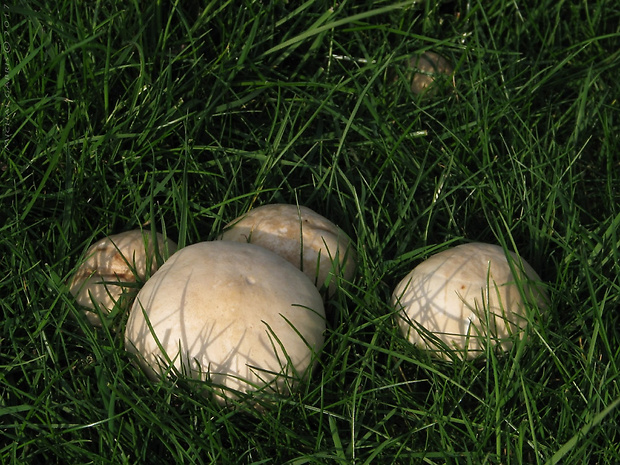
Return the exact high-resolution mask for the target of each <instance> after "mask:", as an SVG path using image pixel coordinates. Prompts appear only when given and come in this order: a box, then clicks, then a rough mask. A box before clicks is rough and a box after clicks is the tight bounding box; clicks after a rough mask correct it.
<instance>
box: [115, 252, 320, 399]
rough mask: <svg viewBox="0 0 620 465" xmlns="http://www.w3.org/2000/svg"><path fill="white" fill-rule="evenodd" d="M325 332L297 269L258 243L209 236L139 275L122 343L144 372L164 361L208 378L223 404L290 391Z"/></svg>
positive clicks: (160, 368)
mask: <svg viewBox="0 0 620 465" xmlns="http://www.w3.org/2000/svg"><path fill="white" fill-rule="evenodd" d="M145 315H146V317H148V321H149V322H150V324H151V325H152V332H151V330H150V329H149V326H148V323H147V318H145ZM324 331H325V311H324V308H323V301H322V299H321V296H320V294H319V292H318V290H317V289H316V287H315V286H314V285H313V284H312V283H311V282H310V280H309V279H308V278H307V276H305V275H304V274H303V273H302V272H301V271H299V270H298V269H296V268H295V267H294V266H293V265H291V264H290V263H289V262H287V261H286V260H284V259H283V258H282V257H279V256H278V255H276V254H274V253H273V252H270V251H269V250H267V249H264V248H262V247H258V246H255V245H252V244H245V243H236V242H224V241H212V242H201V243H197V244H194V245H190V246H188V247H186V248H184V249H181V250H180V251H178V252H177V253H176V254H174V255H173V256H172V257H171V258H170V259H169V260H168V261H167V262H166V263H165V264H164V265H163V266H162V267H161V268H160V269H159V270H158V271H157V272H156V273H155V274H154V275H153V276H152V277H151V279H149V280H148V281H147V283H146V284H145V285H144V287H143V288H142V290H141V291H140V293H139V294H138V297H137V298H136V300H135V302H134V304H133V306H132V309H131V313H130V316H129V320H128V322H127V328H126V332H125V346H126V348H127V350H128V351H130V352H133V353H137V354H139V360H140V363H141V365H142V367H143V368H144V370H145V371H146V373H147V374H148V375H149V376H150V377H151V378H152V379H156V378H157V377H158V376H160V375H161V373H164V372H165V370H166V368H167V367H168V366H169V365H170V363H169V362H168V361H167V360H170V361H172V365H173V366H174V367H175V368H176V369H177V370H178V371H179V372H181V373H183V374H185V375H187V376H189V377H192V378H195V379H200V380H206V379H209V380H210V381H211V382H212V383H213V385H214V387H216V393H217V400H218V401H219V402H220V403H222V402H225V400H226V398H234V397H236V396H235V393H234V391H239V392H254V391H256V390H260V389H263V388H264V389H266V390H268V391H270V392H272V393H273V392H278V393H280V394H288V393H289V391H290V388H291V387H292V386H293V385H294V384H295V383H296V382H298V381H299V380H301V379H303V378H304V377H305V376H306V375H307V374H308V372H309V371H310V369H311V364H312V362H313V361H314V360H315V357H314V356H315V354H316V353H317V352H318V351H319V350H320V348H321V347H322V345H323V340H324V339H323V338H324V336H323V332H324ZM153 333H154V334H155V336H156V338H157V340H158V341H159V343H158V342H157V341H156V340H155V338H154V337H153ZM159 344H160V345H161V348H162V349H163V350H164V352H165V354H166V355H164V353H163V352H162V350H160V345H159ZM166 357H168V358H166ZM218 386H221V389H220V388H219V387H218ZM231 390H233V391H231Z"/></svg>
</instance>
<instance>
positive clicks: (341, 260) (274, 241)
mask: <svg viewBox="0 0 620 465" xmlns="http://www.w3.org/2000/svg"><path fill="white" fill-rule="evenodd" d="M220 239H222V240H224V241H236V242H250V243H252V244H256V245H260V246H261V247H264V248H266V249H269V250H271V251H272V252H275V253H277V254H278V255H280V256H282V257H283V258H285V259H286V260H288V261H289V262H290V263H292V264H293V265H295V266H296V267H297V268H299V269H301V270H302V271H303V272H304V273H305V274H306V275H307V276H308V277H309V278H310V279H311V280H312V282H314V283H316V284H317V286H318V287H319V288H322V287H323V286H328V289H329V295H333V294H334V292H335V290H336V287H337V284H336V283H337V279H336V278H335V277H336V276H341V277H343V278H344V279H345V280H347V281H349V280H351V279H352V278H353V274H354V272H355V262H356V256H355V251H354V250H353V244H352V243H351V240H350V239H349V237H348V236H347V235H346V234H345V233H344V232H343V231H342V230H341V229H340V228H339V227H338V226H336V225H335V224H334V223H332V222H331V221H329V220H328V219H327V218H325V217H323V216H321V215H319V214H318V213H316V212H314V211H313V210H311V209H309V208H307V207H302V206H297V205H287V204H271V205H264V206H262V207H258V208H255V209H253V210H250V211H249V212H248V213H246V214H245V215H243V216H240V217H239V218H237V219H235V220H233V221H232V222H231V223H230V224H229V225H227V227H226V229H225V230H224V233H223V234H222V235H221V237H220Z"/></svg>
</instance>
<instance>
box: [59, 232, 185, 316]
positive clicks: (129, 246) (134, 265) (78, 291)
mask: <svg viewBox="0 0 620 465" xmlns="http://www.w3.org/2000/svg"><path fill="white" fill-rule="evenodd" d="M155 240H156V241H157V248H155V247H154V246H153V233H152V232H150V231H146V230H145V231H140V230H134V231H127V232H123V233H120V234H115V235H112V236H108V237H106V238H104V239H101V240H100V241H98V242H96V243H95V244H93V245H92V246H90V247H89V248H88V250H87V251H86V255H85V258H84V261H82V263H81V264H80V266H79V267H78V269H77V271H76V272H75V274H74V275H73V277H72V279H71V281H70V283H69V290H70V291H71V293H72V294H73V295H74V296H75V300H76V302H77V303H78V304H79V305H81V306H82V307H85V309H86V310H85V314H86V318H87V319H88V321H89V322H90V323H91V324H93V325H96V326H100V325H101V324H102V322H101V320H100V318H99V314H98V313H97V312H96V311H95V305H98V306H99V309H100V310H101V311H102V312H103V314H108V313H109V312H110V311H111V310H112V309H113V308H114V306H115V305H116V304H117V303H119V304H120V305H121V306H123V307H126V306H127V304H128V303H129V302H130V300H131V299H132V298H133V297H135V295H136V294H137V292H138V290H137V286H138V285H139V284H138V282H139V281H144V280H145V279H146V278H147V277H148V276H150V275H151V274H152V273H154V272H155V271H156V270H157V268H159V265H160V264H161V261H163V260H164V259H165V258H167V257H168V256H169V255H170V254H173V253H174V252H175V251H176V248H177V245H176V243H175V242H174V241H172V240H170V239H165V238H164V236H163V235H161V234H160V233H155Z"/></svg>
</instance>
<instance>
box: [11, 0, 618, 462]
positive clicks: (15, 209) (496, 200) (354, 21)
mask: <svg viewBox="0 0 620 465" xmlns="http://www.w3.org/2000/svg"><path fill="white" fill-rule="evenodd" d="M182 3H187V5H182ZM198 3H199V2H173V3H172V4H169V3H168V2H144V4H143V2H126V5H124V6H117V5H116V2H85V3H84V4H83V5H81V6H79V7H78V6H76V4H75V2H69V1H64V0H63V1H60V2H55V3H52V2H49V1H45V0H33V1H29V2H23V1H21V2H15V4H11V5H9V4H7V5H4V6H3V9H2V15H3V16H2V21H1V28H2V34H3V42H4V46H3V48H2V54H1V56H2V62H3V66H2V70H3V72H2V75H1V76H0V79H1V83H2V89H3V97H2V102H3V105H2V134H3V145H2V155H1V159H0V198H1V203H0V251H1V253H0V306H1V307H2V318H1V319H0V367H1V369H0V457H1V460H0V461H1V462H2V463H7V464H9V463H20V464H21V463H52V464H53V463H73V464H81V463H96V464H104V463H114V464H116V463H179V464H181V463H213V462H216V463H277V464H280V463H290V464H307V463H358V464H363V463H428V464H439V463H455V464H456V463H459V464H460V463H502V464H514V463H536V464H553V463H598V464H613V463H618V462H620V446H619V445H618V444H620V427H619V426H618V425H619V424H620V422H619V421H618V420H619V418H620V414H619V412H620V408H619V407H618V403H619V402H620V401H619V399H620V386H619V383H620V371H619V369H620V367H619V363H620V349H619V347H620V333H619V332H618V324H619V318H620V317H619V315H620V280H619V276H620V252H619V245H620V238H619V235H618V230H619V229H620V155H619V154H620V136H619V133H620V101H619V100H618V97H619V96H620V80H618V69H619V65H620V52H619V51H618V43H619V40H620V30H619V27H618V25H619V24H620V9H619V7H618V5H617V4H616V2H615V1H612V0H596V1H592V2H577V1H570V0H569V1H564V2H551V1H547V0H545V1H542V2H537V3H536V2H519V1H508V0H491V1H487V2H478V1H475V2H461V1H444V2H438V1H430V0H429V1H420V2H418V3H416V4H414V3H413V2H403V3H390V2H348V1H344V2H340V3H335V2H327V1H321V0H316V1H313V0H309V1H307V2H305V3H302V4H295V3H294V2H288V3H287V2H260V3H255V2H251V1H249V0H244V1H240V2H212V1H206V2H204V3H202V4H200V5H198ZM119 5H120V4H119ZM534 5H535V6H534ZM431 49H432V50H434V51H437V52H439V53H441V54H442V55H444V56H446V57H447V58H449V59H450V60H451V61H452V62H453V63H454V64H455V68H456V72H455V87H454V89H451V88H450V86H448V87H447V88H443V89H440V92H438V93H437V95H435V96H434V97H433V98H419V97H417V96H415V95H412V94H411V92H409V91H408V90H407V87H406V85H405V84H404V83H403V81H402V79H401V80H399V79H398V77H399V76H400V77H402V76H403V75H404V73H405V71H406V70H405V68H404V67H403V64H404V62H405V60H406V59H407V58H408V57H409V56H410V55H411V53H412V52H415V51H418V50H431ZM337 57H340V58H337ZM342 57H350V58H353V59H346V58H342ZM394 80H396V82H393V81H394ZM273 202H287V203H296V202H298V203H299V204H303V205H306V206H308V207H310V208H312V209H314V210H315V211H317V212H319V213H321V214H322V215H324V216H326V217H328V218H330V219H332V220H334V221H335V222H337V223H338V224H339V225H340V226H341V227H343V228H344V229H345V230H346V232H347V233H348V234H349V235H350V236H351V237H353V238H355V240H356V242H357V247H358V256H359V266H358V271H357V276H356V278H355V280H354V282H353V283H351V284H350V285H349V286H348V287H346V288H344V289H343V290H342V291H341V292H340V293H338V294H337V295H336V296H335V297H334V298H333V299H332V300H330V301H329V302H328V303H327V311H328V332H327V335H326V340H327V344H326V346H325V349H324V351H323V353H322V356H321V359H320V361H319V366H318V369H317V370H316V371H315V372H314V374H313V376H312V379H311V380H310V381H309V382H308V383H307V384H305V385H303V386H302V387H301V389H300V391H299V392H297V393H296V394H295V395H293V396H292V397H291V398H290V399H288V400H283V401H281V402H278V403H276V404H275V405H274V406H273V408H272V409H268V410H266V411H264V412H257V411H254V410H252V409H243V408H241V409H238V410H225V409H222V408H219V407H218V406H217V405H216V404H214V403H211V402H210V401H208V400H206V399H204V398H203V397H201V396H200V395H197V394H196V390H195V389H194V387H195V386H192V385H191V383H190V382H189V381H188V380H178V381H177V382H176V383H174V384H172V385H170V384H167V383H152V382H150V381H148V379H147V378H146V377H145V375H144V374H143V373H141V372H140V370H138V369H137V368H136V366H135V365H134V364H133V363H132V360H131V358H130V357H129V356H128V355H127V354H126V353H125V351H124V349H123V342H122V335H119V334H116V333H114V332H110V331H107V330H101V331H97V330H93V329H92V328H90V327H88V326H87V325H85V324H84V323H83V321H81V320H80V319H79V318H76V316H78V315H79V312H80V310H79V308H77V306H76V304H75V302H74V300H73V298H72V297H71V295H70V294H69V293H68V292H67V281H68V279H69V278H70V276H71V275H72V273H73V272H74V271H75V268H76V266H77V264H78V260H79V257H80V255H81V254H82V253H83V252H84V251H85V250H86V248H87V247H88V245H89V244H90V243H91V241H92V240H94V239H98V238H100V237H103V236H104V235H107V234H113V233H118V232H121V231H124V230H128V229H134V228H138V227H140V226H143V227H153V228H155V229H157V230H158V231H164V232H165V234H166V235H168V236H169V237H171V238H173V239H175V240H176V241H177V242H178V243H179V245H180V246H184V245H188V244H191V243H195V242H198V241H202V240H210V239H213V238H215V237H216V235H217V234H218V232H219V231H220V230H221V228H222V226H223V225H224V224H225V223H226V222H227V221H230V220H232V219H233V218H235V217H236V216H237V215H238V214H240V213H242V212H244V211H246V210H247V209H248V208H250V207H252V206H257V205H262V204H267V203H273ZM466 241H481V242H490V243H495V244H500V245H502V246H504V247H506V248H508V249H511V250H516V251H518V252H519V253H520V255H521V256H522V257H524V258H525V259H526V260H527V261H528V262H529V263H530V264H531V265H532V266H533V268H534V269H536V270H537V271H538V273H539V274H540V275H541V276H542V277H543V279H544V280H545V282H546V286H547V291H548V293H549V296H550V301H551V305H550V308H549V310H548V316H547V318H546V319H545V320H544V321H543V322H541V323H540V324H538V325H536V326H534V327H533V329H532V331H533V336H532V338H531V340H530V343H529V344H528V345H527V347H522V346H519V347H515V349H514V350H513V351H512V352H510V353H509V354H507V356H504V357H498V356H496V355H495V354H493V353H492V352H491V353H489V357H487V359H486V360H478V361H474V362H459V363H445V362H439V361H436V360H433V359H430V358H429V357H428V355H426V354H425V353H423V352H421V351H419V350H418V349H417V348H415V347H413V346H411V345H409V344H407V343H406V342H405V341H404V340H403V339H402V338H401V337H400V335H399V333H398V331H397V328H396V325H395V322H394V319H393V309H392V308H391V307H390V304H389V301H390V294H391V290H392V289H393V288H394V286H395V285H396V283H397V282H398V281H399V280H400V279H401V278H402V277H403V276H404V275H405V274H406V273H407V272H408V271H409V270H410V269H411V268H412V267H414V266H415V265H416V264H417V263H419V262H420V261H421V260H422V259H424V258H426V257H428V256H429V255H430V254H432V253H433V252H436V251H439V250H443V249H445V248H446V247H448V246H451V245H455V244H458V243H463V242H466Z"/></svg>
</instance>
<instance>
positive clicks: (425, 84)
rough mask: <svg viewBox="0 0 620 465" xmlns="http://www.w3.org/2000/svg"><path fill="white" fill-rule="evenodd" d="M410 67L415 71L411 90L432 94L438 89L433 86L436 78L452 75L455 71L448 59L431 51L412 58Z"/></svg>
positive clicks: (417, 92)
mask: <svg viewBox="0 0 620 465" xmlns="http://www.w3.org/2000/svg"><path fill="white" fill-rule="evenodd" d="M409 67H410V68H411V69H412V71H413V74H412V75H411V81H410V84H411V91H412V92H413V93H414V94H423V93H426V94H428V95H432V94H433V93H434V92H435V91H436V89H432V88H431V85H432V84H433V83H434V82H435V80H436V79H438V77H440V76H450V75H452V73H454V67H453V66H452V64H451V63H450V62H449V61H448V60H446V59H445V58H444V57H442V56H441V55H439V54H437V53H435V52H429V51H427V52H424V53H421V54H419V55H415V56H414V57H413V58H411V59H410V60H409ZM433 87H434V86H433Z"/></svg>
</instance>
